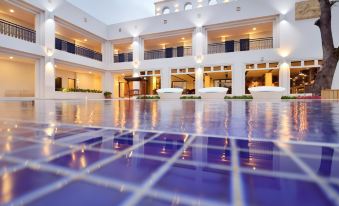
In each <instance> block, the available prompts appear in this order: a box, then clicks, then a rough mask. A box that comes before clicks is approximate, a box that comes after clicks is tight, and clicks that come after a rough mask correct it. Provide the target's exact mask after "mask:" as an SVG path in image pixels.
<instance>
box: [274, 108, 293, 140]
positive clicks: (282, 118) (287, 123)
mask: <svg viewBox="0 0 339 206" xmlns="http://www.w3.org/2000/svg"><path fill="white" fill-rule="evenodd" d="M293 104H296V103H295V102H285V103H284V104H282V106H283V108H280V113H279V121H278V122H279V123H280V124H279V128H278V130H279V134H278V135H277V137H278V140H280V141H283V142H284V141H289V140H290V139H291V138H292V137H291V125H292V124H291V113H292V111H291V110H292V109H291V107H293Z"/></svg>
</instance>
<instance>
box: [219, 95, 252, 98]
mask: <svg viewBox="0 0 339 206" xmlns="http://www.w3.org/2000/svg"><path fill="white" fill-rule="evenodd" d="M225 99H253V97H252V96H249V95H242V96H225Z"/></svg>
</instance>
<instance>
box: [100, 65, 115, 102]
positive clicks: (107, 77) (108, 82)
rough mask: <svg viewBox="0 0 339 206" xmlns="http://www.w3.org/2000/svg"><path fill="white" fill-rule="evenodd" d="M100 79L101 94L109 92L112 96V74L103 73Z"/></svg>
mask: <svg viewBox="0 0 339 206" xmlns="http://www.w3.org/2000/svg"><path fill="white" fill-rule="evenodd" d="M102 77H103V78H102V89H103V92H111V93H112V94H113V87H114V81H113V75H112V73H111V72H110V71H105V72H104V73H103V75H102ZM112 96H113V95H112Z"/></svg>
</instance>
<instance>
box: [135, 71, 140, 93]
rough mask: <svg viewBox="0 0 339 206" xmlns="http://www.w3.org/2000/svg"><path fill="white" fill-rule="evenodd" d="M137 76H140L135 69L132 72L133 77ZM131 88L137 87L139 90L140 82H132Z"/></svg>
mask: <svg viewBox="0 0 339 206" xmlns="http://www.w3.org/2000/svg"><path fill="white" fill-rule="evenodd" d="M139 76H140V75H139V72H138V71H136V70H135V71H134V72H133V77H139ZM133 89H139V90H140V82H133ZM140 92H141V91H140Z"/></svg>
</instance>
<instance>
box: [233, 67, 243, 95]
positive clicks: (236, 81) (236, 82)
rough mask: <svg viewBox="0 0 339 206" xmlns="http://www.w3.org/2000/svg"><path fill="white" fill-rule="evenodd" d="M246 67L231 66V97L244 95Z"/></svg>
mask: <svg viewBox="0 0 339 206" xmlns="http://www.w3.org/2000/svg"><path fill="white" fill-rule="evenodd" d="M245 71H246V65H245V64H243V63H236V64H233V65H232V95H233V96H241V95H244V94H245V83H246V77H245Z"/></svg>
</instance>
